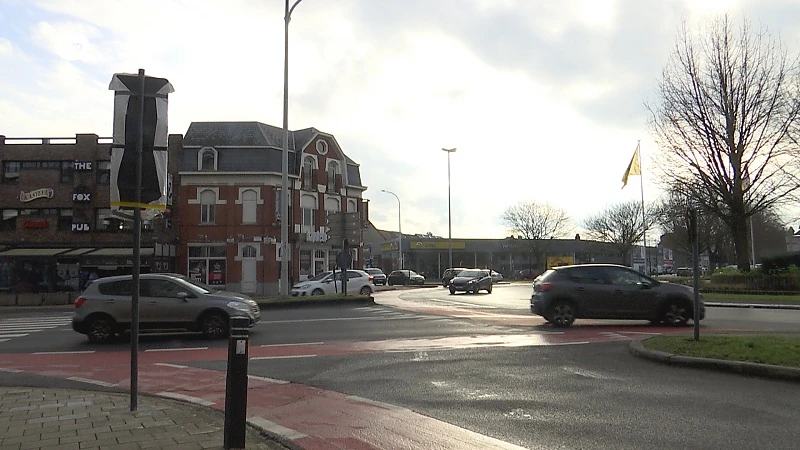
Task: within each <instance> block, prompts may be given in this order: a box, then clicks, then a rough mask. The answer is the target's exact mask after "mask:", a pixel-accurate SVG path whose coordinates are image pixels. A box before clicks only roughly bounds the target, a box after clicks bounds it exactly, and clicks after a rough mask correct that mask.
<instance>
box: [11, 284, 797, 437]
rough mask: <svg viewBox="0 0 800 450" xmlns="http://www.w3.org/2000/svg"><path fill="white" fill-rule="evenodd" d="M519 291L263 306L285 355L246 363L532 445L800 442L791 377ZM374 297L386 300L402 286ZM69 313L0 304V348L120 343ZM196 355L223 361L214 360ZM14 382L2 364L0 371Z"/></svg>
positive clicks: (149, 344) (265, 333)
mask: <svg viewBox="0 0 800 450" xmlns="http://www.w3.org/2000/svg"><path fill="white" fill-rule="evenodd" d="M529 294H530V287H529V286H528V285H500V286H497V287H496V288H495V289H494V291H493V293H492V294H480V295H455V296H452V295H450V294H449V293H448V292H447V291H446V290H444V289H442V288H431V289H414V290H409V291H404V292H403V293H402V294H400V297H399V298H400V299H402V301H404V302H408V304H410V305H416V306H419V307H421V308H418V310H416V311H408V310H397V309H393V308H390V307H386V306H381V305H376V306H367V307H313V308H298V309H283V310H266V311H264V313H265V318H264V321H262V322H261V323H260V324H258V325H257V326H256V328H254V329H253V331H252V334H251V346H253V347H259V348H260V349H261V350H263V351H269V350H271V349H273V348H280V349H281V350H282V352H283V353H281V354H282V355H284V356H278V357H268V358H261V359H253V360H251V362H250V364H249V373H250V374H251V375H259V376H264V377H269V378H275V379H283V380H290V381H293V382H297V383H303V384H306V385H310V386H314V387H319V388H323V389H329V390H334V391H338V392H343V393H346V394H351V395H357V396H361V397H365V398H369V399H372V400H377V401H383V402H386V403H390V404H395V405H398V406H403V407H407V408H409V409H412V410H414V411H417V412H420V413H422V414H425V415H428V416H431V417H435V418H438V419H441V420H443V421H446V422H449V423H452V424H455V425H458V426H461V427H464V428H467V429H470V430H472V431H475V432H478V433H481V434H485V435H488V436H491V437H494V438H497V439H501V440H503V441H507V442H511V443H514V444H517V445H521V446H525V447H528V448H536V449H538V448H546V449H573V448H575V449H578V448H585V449H594V448H615V449H641V448H648V449H650V448H652V449H662V448H663V449H675V448H682V449H683V448H685V449H717V448H719V449H728V448H737V449H759V450H760V449H763V448H771V449H784V448H785V449H789V448H797V447H798V444H797V441H796V432H795V430H796V429H797V428H798V425H800V410H798V409H797V407H796V405H797V404H798V403H799V402H800V389H797V384H796V383H795V384H793V383H788V382H780V381H774V380H765V379H758V378H747V377H741V376H737V375H732V374H724V373H715V372H706V371H700V370H695V369H685V368H677V367H672V366H664V365H660V364H657V363H652V362H649V361H644V360H640V359H637V358H634V357H633V356H631V355H630V354H629V353H628V351H627V342H628V341H629V339H630V337H629V336H635V334H630V333H641V332H640V331H631V330H645V332H647V330H648V329H650V328H648V327H646V326H644V325H643V324H642V323H639V322H634V323H630V322H621V321H614V322H602V321H587V323H585V324H581V323H580V321H579V322H577V323H576V327H574V328H570V329H568V330H563V331H562V330H553V329H552V328H550V327H549V326H544V325H543V324H542V323H541V322H543V321H540V320H539V319H537V318H536V317H532V316H531V314H530V312H529V311H528V309H527V295H529ZM376 298H377V301H378V303H382V302H385V303H387V304H388V303H393V299H394V300H396V299H398V295H397V293H388V292H387V293H380V294H378V295H377V296H376ZM425 308H433V309H425ZM437 308H438V309H437ZM425 311H428V313H426V312H425ZM433 311H437V313H436V314H434V313H433ZM442 311H449V313H448V314H449V315H451V316H453V315H455V316H459V317H447V316H443V315H441V314H443V313H442ZM453 311H455V312H453ZM460 312H464V313H469V314H478V313H480V315H479V316H477V317H475V316H469V314H464V315H463V316H462V315H461V314H460ZM495 316H497V317H501V318H504V317H512V318H513V317H520V318H522V319H525V321H527V322H525V321H523V322H522V323H526V324H527V325H515V324H508V323H504V322H493V321H491V320H486V319H487V318H489V319H491V318H493V317H495ZM68 318H69V313H68V312H66V311H31V310H22V311H14V310H2V311H0V336H4V335H5V336H8V335H17V334H18V335H20V336H16V337H10V338H7V339H8V340H6V341H3V342H0V353H31V352H49V351H94V352H96V357H97V361H98V362H99V363H102V358H103V353H104V352H112V353H119V352H125V351H128V350H129V348H130V346H129V343H126V342H118V343H114V344H111V345H104V346H96V345H90V344H88V343H87V341H86V338H85V337H84V336H82V335H79V334H77V333H74V332H72V331H71V329H70V327H69V325H68V323H69V321H68ZM36 324H38V328H36V329H35V330H34V327H35V326H37V325H36ZM703 328H704V331H705V332H714V331H734V330H754V331H755V330H781V331H799V330H800V311H774V310H761V309H759V310H747V309H739V308H710V309H709V311H708V318H707V319H706V320H705V321H703ZM4 330H5V331H4ZM609 330H610V331H609ZM653 330H654V331H653V332H658V331H659V329H653ZM689 330H690V328H687V329H686V330H685V331H687V332H688V331H689ZM4 333H5V334H4ZM593 333H594V334H593ZM626 333H628V334H626ZM591 335H596V336H597V337H601V336H606V337H608V336H609V335H612V336H614V335H615V336H617V338H615V339H618V340H616V341H614V342H607V340H606V341H605V343H590V344H578V345H553V344H555V343H558V341H557V340H554V339H549V338H559V339H568V338H570V337H571V336H580V339H579V340H578V341H582V340H583V339H584V337H585V336H591ZM626 336H627V337H626ZM537 338H540V339H537ZM2 339H4V338H3V337H0V340H2ZM526 339H530V340H526ZM588 341H591V339H589V340H588ZM588 341H587V342H588ZM365 342H369V343H370V345H368V346H366V347H369V349H370V351H368V352H364V351H363V350H364V348H365ZM476 342H478V343H477V344H476ZM532 342H533V343H534V344H531V343H532ZM576 342H577V341H576ZM285 344H293V345H289V346H286V345H285ZM226 345H227V343H226V342H225V341H208V340H204V339H200V338H198V337H197V336H195V335H187V334H181V335H174V336H148V337H144V338H143V340H142V343H141V345H140V351H143V352H146V351H148V350H158V349H180V348H197V347H204V346H205V347H224V346H226ZM273 346H275V347H273ZM328 346H332V347H335V348H336V349H337V350H338V353H337V354H329V355H328V356H324V354H325V353H324V352H318V353H320V354H318V355H312V354H309V350H308V349H309V348H310V347H313V348H315V349H318V350H320V349H325V348H328ZM292 349H296V350H292ZM293 352H294V353H293ZM192 364H193V365H194V366H196V367H204V368H210V369H215V370H220V371H224V370H225V362H224V361H197V362H195V363H192ZM19 382H20V380H19V379H15V378H14V375H13V374H2V373H0V384H9V385H13V384H15V383H19ZM30 382H35V383H42V384H46V383H47V382H48V381H47V380H46V379H33V378H31V379H30ZM54 383H55V382H54ZM61 387H64V386H61ZM72 387H74V386H72ZM310 413H313V412H310Z"/></svg>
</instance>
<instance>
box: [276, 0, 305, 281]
mask: <svg viewBox="0 0 800 450" xmlns="http://www.w3.org/2000/svg"><path fill="white" fill-rule="evenodd" d="M301 1H302V0H296V1H295V2H294V3H293V4H292V7H291V8H290V7H289V0H286V9H285V15H284V16H283V24H284V28H283V154H282V158H281V199H280V202H281V285H280V292H281V295H282V296H287V295H289V198H290V197H289V21H290V20H292V11H294V8H295V7H296V6H297V4H298V3H300V2H301Z"/></svg>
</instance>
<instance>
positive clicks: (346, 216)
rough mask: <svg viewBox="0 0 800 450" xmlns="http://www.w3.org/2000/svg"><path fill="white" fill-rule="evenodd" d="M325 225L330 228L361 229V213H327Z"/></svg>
mask: <svg viewBox="0 0 800 450" xmlns="http://www.w3.org/2000/svg"><path fill="white" fill-rule="evenodd" d="M325 226H326V227H328V228H330V229H335V228H345V229H348V230H350V229H359V230H360V229H361V215H360V214H359V213H357V212H349V213H346V212H335V213H330V214H328V217H327V221H326V223H325Z"/></svg>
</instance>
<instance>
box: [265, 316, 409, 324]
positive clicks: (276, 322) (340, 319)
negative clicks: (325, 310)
mask: <svg viewBox="0 0 800 450" xmlns="http://www.w3.org/2000/svg"><path fill="white" fill-rule="evenodd" d="M398 319H403V317H388V316H382V317H332V318H329V319H292V320H262V321H261V322H259V323H260V324H262V323H263V324H267V323H275V324H280V323H302V322H340V321H345V320H398Z"/></svg>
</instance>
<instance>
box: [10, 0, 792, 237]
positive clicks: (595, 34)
mask: <svg viewBox="0 0 800 450" xmlns="http://www.w3.org/2000/svg"><path fill="white" fill-rule="evenodd" d="M283 8H284V2H283V0H224V1H223V0H159V1H151V0H138V1H132V0H130V1H129V0H51V1H45V0H41V1H39V0H0V67H2V72H3V73H2V76H0V134H3V135H5V136H8V137H69V136H74V135H75V134H76V133H96V134H99V135H101V136H111V131H112V130H111V127H112V121H111V119H112V107H113V92H112V91H109V90H108V83H109V81H110V79H111V75H112V74H113V73H115V72H131V73H135V72H136V71H137V70H138V69H140V68H143V69H145V70H146V72H147V74H149V75H153V76H159V77H165V78H168V79H169V80H170V81H171V82H172V84H173V85H174V87H175V92H174V93H173V94H172V95H171V96H170V100H169V101H170V111H169V114H170V120H169V131H170V133H185V132H186V130H187V128H188V126H189V124H190V123H191V122H192V121H237V120H241V121H261V122H264V123H268V124H272V125H275V126H281V124H282V107H283V106H282V105H283V104H282V101H283V100H282V99H283V97H282V96H283ZM724 13H729V14H730V15H731V16H732V17H733V18H735V19H740V18H741V17H746V18H747V19H749V20H750V21H752V22H753V23H756V24H759V25H763V26H766V27H769V29H770V31H773V32H775V33H776V34H780V36H781V38H782V40H783V42H784V44H785V45H786V47H787V48H788V49H790V50H793V51H794V52H795V53H796V51H797V49H798V48H800V44H799V43H800V27H797V26H796V23H795V22H794V21H795V20H796V17H798V16H800V2H797V1H796V0H752V1H744V0H742V1H736V0H682V1H681V0H571V1H570V0H564V1H551V0H336V1H331V0H304V1H303V2H302V3H300V4H299V5H298V6H297V8H296V10H295V11H294V13H293V15H292V21H291V26H290V38H289V48H290V50H289V52H290V65H289V66H290V68H289V74H290V81H289V126H290V128H291V129H300V128H306V127H315V128H317V129H319V130H323V131H325V132H328V133H331V134H333V135H334V136H335V137H336V139H337V140H338V142H339V144H340V145H341V146H342V148H343V149H344V151H345V153H346V154H347V155H348V156H350V157H351V158H352V159H353V160H355V161H356V162H357V163H359V164H360V165H361V176H362V181H363V182H364V184H365V185H366V186H368V188H369V189H368V190H367V191H366V193H365V198H368V199H369V200H370V215H371V219H372V221H373V222H374V223H375V225H376V226H378V227H379V228H383V229H387V230H396V229H397V201H396V200H395V198H394V197H392V196H391V195H389V194H385V193H382V192H381V190H382V189H386V190H389V191H392V192H394V193H396V194H397V195H398V196H399V198H400V200H401V205H402V226H403V231H404V232H405V233H426V232H432V233H434V234H436V235H439V236H447V233H448V229H447V225H448V220H447V217H448V214H447V204H448V194H447V188H448V183H447V154H446V153H445V152H443V151H441V149H442V148H443V147H448V148H452V147H455V148H457V152H456V153H454V154H452V156H451V160H450V168H451V183H450V185H451V190H452V196H451V198H452V225H453V236H454V237H463V238H501V237H504V236H507V235H508V232H507V230H506V228H505V227H504V225H503V223H502V220H501V216H502V213H503V211H504V210H505V209H506V208H508V207H509V206H511V205H514V204H517V203H520V202H522V201H528V200H531V201H537V202H543V203H544V202H546V203H550V204H552V205H554V206H557V207H560V208H563V209H565V210H566V211H567V212H568V213H569V215H570V216H571V217H572V218H573V220H574V221H575V222H576V223H578V224H579V223H580V222H581V221H582V220H583V219H585V218H586V217H587V216H589V215H593V214H597V213H598V212H600V211H602V210H603V209H604V208H605V207H607V206H609V205H611V204H614V203H618V202H621V201H626V200H630V199H638V198H640V189H639V178H632V179H631V182H630V183H629V185H628V187H627V188H625V189H624V190H622V189H620V188H621V185H622V183H621V180H620V179H621V177H622V174H623V172H624V170H625V168H626V166H627V164H628V162H629V161H630V158H631V156H632V154H633V152H634V150H635V148H636V145H637V141H641V146H642V156H643V162H642V164H643V170H644V172H645V175H644V194H645V198H646V199H647V200H650V199H654V198H656V197H657V196H658V195H659V193H658V188H657V187H656V186H655V185H654V184H653V181H654V180H653V179H652V177H651V176H649V173H648V171H649V169H650V168H651V167H652V158H653V157H654V156H655V155H656V153H657V149H656V148H654V144H653V143H652V140H651V139H650V137H649V136H648V130H647V120H648V114H647V111H646V109H645V107H644V104H645V103H646V102H650V103H653V102H654V101H656V100H657V98H656V96H655V93H656V90H655V89H656V85H657V82H658V80H659V78H660V73H661V70H662V68H663V67H664V65H665V64H666V61H667V58H668V55H669V52H670V50H671V48H672V46H673V44H674V42H675V37H676V35H677V29H678V27H679V25H680V24H681V22H682V21H686V22H688V23H689V24H690V25H693V26H697V25H701V24H703V23H705V22H706V21H708V20H709V19H710V18H713V17H716V16H718V15H719V14H724Z"/></svg>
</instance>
